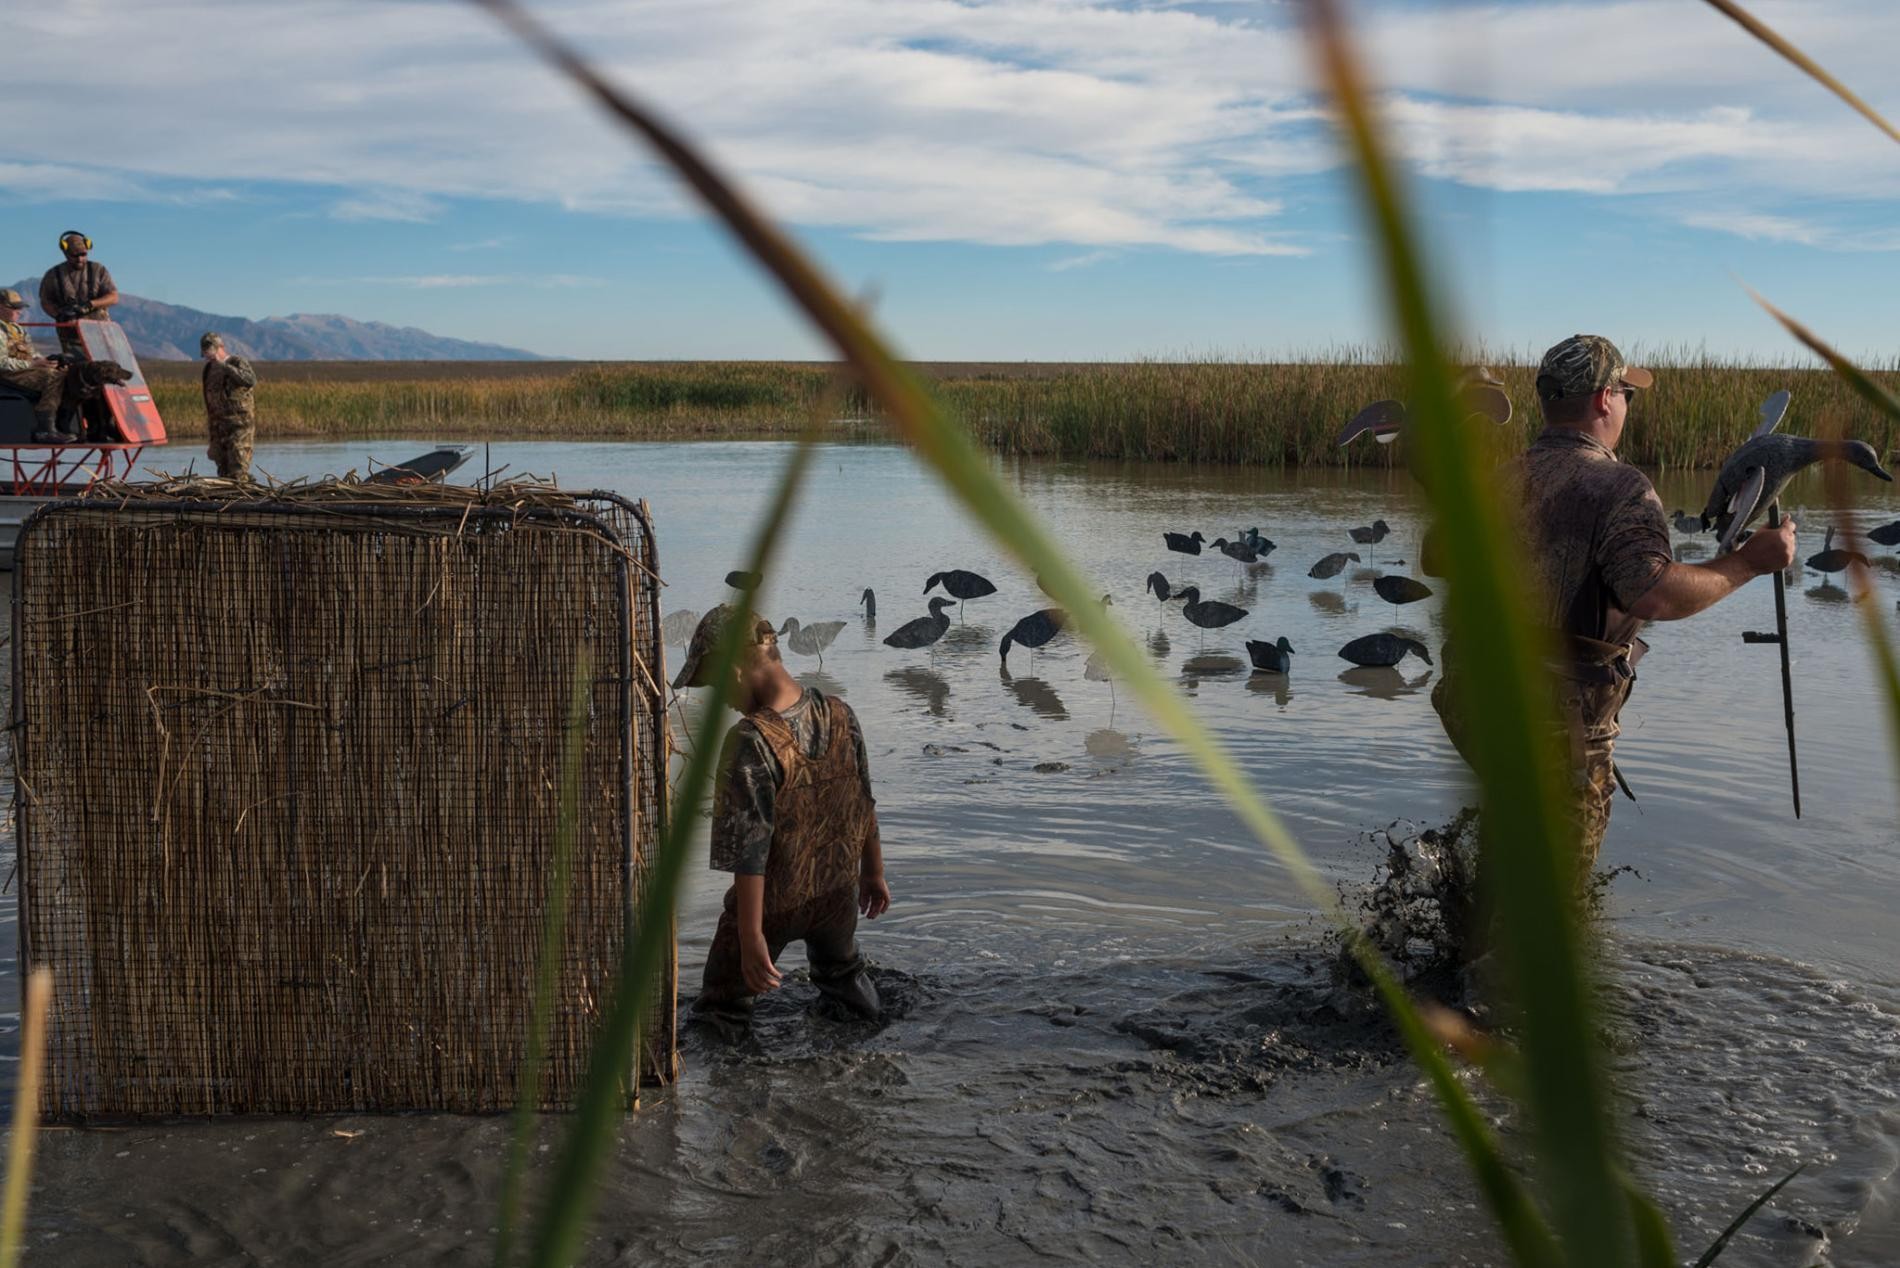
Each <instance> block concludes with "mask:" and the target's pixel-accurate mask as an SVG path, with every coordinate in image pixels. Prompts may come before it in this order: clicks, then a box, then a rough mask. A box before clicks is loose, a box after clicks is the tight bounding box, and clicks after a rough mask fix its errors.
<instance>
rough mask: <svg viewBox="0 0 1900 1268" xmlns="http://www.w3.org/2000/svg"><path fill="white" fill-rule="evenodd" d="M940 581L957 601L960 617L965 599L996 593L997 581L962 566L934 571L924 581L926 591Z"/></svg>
mask: <svg viewBox="0 0 1900 1268" xmlns="http://www.w3.org/2000/svg"><path fill="white" fill-rule="evenodd" d="M939 582H941V583H942V585H943V588H944V590H945V591H946V592H948V593H949V595H950V597H951V598H953V599H955V600H956V601H957V616H958V617H959V618H960V617H962V615H963V603H964V600H966V599H980V598H982V597H983V596H984V595H986V594H995V593H996V586H995V583H993V582H992V581H991V580H990V579H989V578H988V577H985V576H982V575H980V574H978V573H974V572H966V571H965V570H964V569H962V568H952V569H950V571H948V572H935V573H932V574H931V575H930V580H928V581H926V582H924V593H925V594H929V593H930V588H931V587H932V586H934V585H937V584H938V583H939ZM1036 584H1038V585H1040V584H1042V583H1041V580H1040V579H1038V581H1037V583H1036Z"/></svg>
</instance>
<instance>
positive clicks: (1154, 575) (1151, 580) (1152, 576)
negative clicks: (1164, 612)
mask: <svg viewBox="0 0 1900 1268" xmlns="http://www.w3.org/2000/svg"><path fill="white" fill-rule="evenodd" d="M1142 589H1144V590H1146V591H1147V592H1148V593H1149V594H1152V595H1153V596H1154V597H1155V598H1156V599H1157V600H1158V601H1159V602H1162V603H1166V602H1167V601H1168V600H1170V599H1178V598H1180V597H1181V594H1180V592H1179V591H1178V590H1175V589H1173V588H1172V587H1170V586H1169V585H1168V579H1167V578H1166V577H1164V576H1162V575H1161V574H1160V573H1158V572H1151V573H1149V574H1148V584H1147V585H1145V586H1143V587H1142Z"/></svg>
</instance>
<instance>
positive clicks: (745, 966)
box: [739, 933, 780, 995]
mask: <svg viewBox="0 0 1900 1268" xmlns="http://www.w3.org/2000/svg"><path fill="white" fill-rule="evenodd" d="M739 971H740V973H741V974H743V975H744V977H745V985H746V989H747V990H749V991H751V992H752V993H753V994H754V995H766V994H770V993H771V992H772V991H775V990H777V989H778V984H779V981H780V976H779V971H778V965H776V964H774V963H772V949H771V948H770V947H768V946H766V945H765V935H764V934H762V933H757V934H751V935H748V936H745V937H742V938H740V940H739Z"/></svg>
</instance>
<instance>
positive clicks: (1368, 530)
mask: <svg viewBox="0 0 1900 1268" xmlns="http://www.w3.org/2000/svg"><path fill="white" fill-rule="evenodd" d="M1346 531H1347V533H1348V534H1349V535H1350V536H1351V537H1352V539H1353V540H1354V541H1355V542H1358V543H1359V544H1360V545H1361V546H1377V545H1378V544H1379V543H1380V542H1382V541H1384V540H1385V535H1386V534H1387V533H1389V532H1391V531H1392V526H1391V525H1390V524H1388V523H1386V522H1385V521H1384V520H1373V521H1372V523H1370V524H1368V525H1366V526H1365V527H1364V528H1352V529H1347V530H1346Z"/></svg>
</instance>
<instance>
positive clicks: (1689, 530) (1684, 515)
mask: <svg viewBox="0 0 1900 1268" xmlns="http://www.w3.org/2000/svg"><path fill="white" fill-rule="evenodd" d="M1669 519H1670V522H1671V523H1673V524H1674V525H1675V526H1676V531H1677V532H1678V533H1682V534H1684V535H1685V536H1688V537H1694V536H1695V535H1696V534H1698V533H1706V532H1708V531H1709V528H1708V525H1706V524H1704V523H1703V522H1702V521H1701V520H1700V519H1698V518H1697V517H1695V516H1693V515H1691V514H1689V513H1688V512H1687V511H1677V512H1676V513H1675V514H1674V515H1672V516H1670V517H1669Z"/></svg>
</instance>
